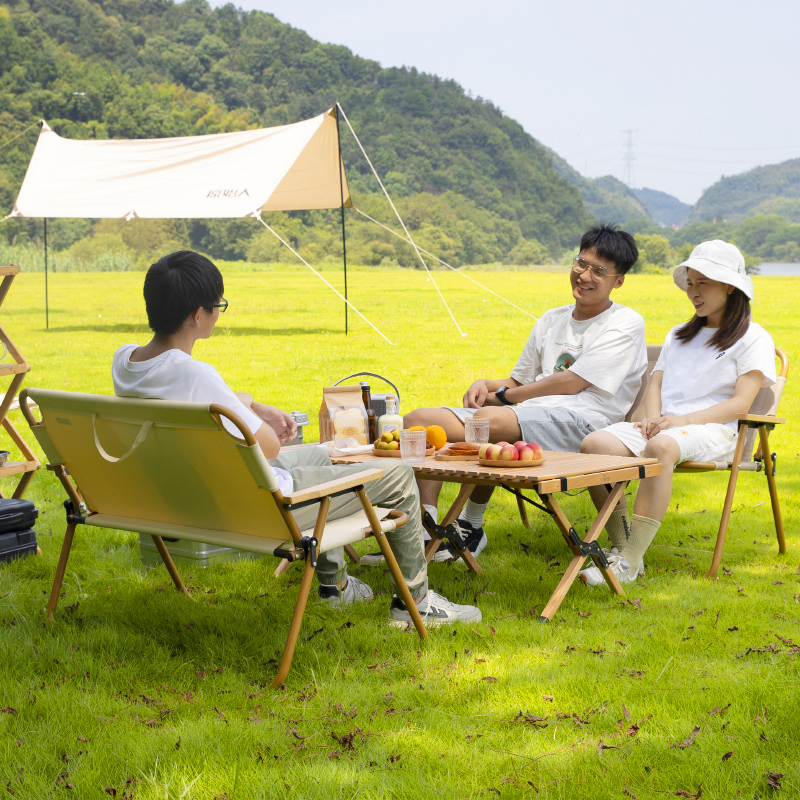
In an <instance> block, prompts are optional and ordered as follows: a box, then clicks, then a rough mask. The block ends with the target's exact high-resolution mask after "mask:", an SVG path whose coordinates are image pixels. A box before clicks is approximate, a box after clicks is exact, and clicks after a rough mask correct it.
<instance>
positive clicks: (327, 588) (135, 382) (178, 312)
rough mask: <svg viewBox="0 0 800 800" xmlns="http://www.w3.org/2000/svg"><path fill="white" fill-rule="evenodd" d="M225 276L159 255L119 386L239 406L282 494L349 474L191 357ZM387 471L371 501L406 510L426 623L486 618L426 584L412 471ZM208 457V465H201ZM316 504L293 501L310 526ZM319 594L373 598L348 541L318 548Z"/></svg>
mask: <svg viewBox="0 0 800 800" xmlns="http://www.w3.org/2000/svg"><path fill="white" fill-rule="evenodd" d="M223 291H224V285H223V281H222V275H221V273H220V271H219V270H218V269H217V267H216V266H215V265H214V264H212V263H211V262H210V261H209V260H208V259H207V258H206V257H205V256H201V255H199V254H198V253H193V252H191V251H189V250H180V251H178V252H176V253H170V254H169V255H167V256H164V257H163V258H160V259H159V260H158V261H157V262H156V263H155V264H153V265H152V266H151V267H150V269H149V270H148V271H147V275H146V277H145V279H144V300H145V306H146V309H147V321H148V323H149V325H150V328H151V329H152V331H153V338H152V339H151V340H150V342H148V343H147V344H146V345H144V346H143V347H139V346H138V345H135V344H126V345H123V346H122V347H120V348H119V349H118V350H117V352H116V353H115V354H114V360H113V364H112V367H111V373H112V377H113V379H114V393H115V394H117V395H119V396H123V397H156V398H160V399H162V400H187V401H193V402H198V403H218V404H219V405H222V406H225V407H226V408H230V409H231V410H232V411H235V412H236V413H237V414H238V415H239V416H240V417H241V418H242V421H243V422H244V423H245V424H246V425H247V426H248V427H249V428H250V431H251V432H252V434H253V437H254V438H255V440H256V442H258V445H259V447H260V448H261V450H262V452H263V453H264V456H265V457H266V458H268V459H270V465H271V466H272V470H273V472H274V473H275V477H276V479H277V482H278V487H279V488H280V490H281V492H282V493H283V494H291V493H292V492H293V491H300V490H302V489H307V488H309V487H310V486H316V485H318V484H321V483H327V482H328V481H333V480H336V478H341V477H346V476H347V475H348V474H354V473H356V472H359V471H361V470H363V469H364V465H363V464H351V465H348V466H334V465H332V464H331V460H330V458H329V457H328V453H327V452H326V451H325V450H324V449H323V448H321V447H301V448H297V449H291V450H286V451H283V452H281V449H280V448H281V444H284V443H285V442H289V441H291V440H292V439H294V437H295V434H296V433H297V423H296V422H295V421H294V419H293V418H292V416H291V415H290V414H287V413H286V412H285V411H281V410H280V409H279V408H275V406H268V405H265V404H263V403H258V402H255V401H254V400H253V397H252V395H250V394H247V393H246V392H234V391H233V390H232V389H231V388H230V387H229V386H228V385H227V384H226V383H225V381H224V380H223V378H222V376H221V375H220V374H219V372H217V370H216V369H215V368H214V367H213V366H212V365H211V364H206V363H204V362H202V361H197V360H196V359H195V358H193V357H192V349H193V348H194V345H195V344H196V343H197V341H198V340H200V339H208V338H209V336H211V334H212V333H213V331H214V326H215V325H216V323H217V320H218V319H219V315H220V313H221V312H224V311H225V310H226V309H227V308H228V301H227V300H225V298H224V297H223V296H222V293H223ZM222 423H223V425H225V427H226V429H227V430H228V431H230V432H231V433H232V434H233V435H235V436H238V435H239V432H238V429H237V428H236V427H235V426H234V425H233V423H232V422H231V421H230V420H227V419H224V418H223V419H222ZM386 460H387V461H391V462H392V463H388V464H382V465H381V468H382V470H383V472H384V476H383V477H382V478H379V479H378V480H376V481H373V482H372V483H369V484H367V485H366V491H367V496H368V497H369V499H370V501H371V502H372V503H373V505H382V506H386V507H389V508H396V509H398V510H400V511H404V512H405V513H406V514H408V522H407V523H406V524H405V525H403V526H402V527H400V528H396V529H395V530H393V531H389V532H387V533H386V538H387V539H388V540H389V544H390V545H391V547H392V551H393V552H394V554H395V557H396V558H397V563H398V565H399V567H400V571H401V572H402V573H403V577H404V578H405V580H406V583H407V585H408V588H409V591H410V592H411V596H412V597H413V598H414V600H415V602H416V604H417V607H418V609H419V613H420V616H421V617H422V619H423V621H424V622H425V624H426V625H447V624H450V623H454V622H471V623H475V622H480V621H481V612H480V611H479V610H478V609H477V608H476V607H475V606H468V605H458V604H456V603H452V602H450V601H449V600H447V599H446V598H444V597H442V596H441V595H439V594H437V593H436V592H434V591H432V590H429V589H428V571H427V568H428V565H427V563H426V561H425V552H424V550H423V545H422V535H423V534H422V531H423V529H422V521H421V515H420V507H419V495H418V493H417V487H416V484H415V483H414V472H413V470H412V469H411V467H410V466H409V465H408V464H406V463H405V462H403V461H400V460H398V461H394V460H393V459H386ZM201 466H202V465H201ZM360 508H361V504H360V503H359V501H358V500H357V499H356V498H355V495H353V494H352V493H347V494H346V495H342V496H339V497H334V498H333V500H332V501H331V506H330V511H329V515H328V519H331V520H333V519H338V518H340V517H346V516H349V515H350V514H352V513H354V512H356V511H358V510H360ZM317 511H318V508H317V504H313V505H309V506H306V507H304V508H300V509H298V510H296V511H292V514H293V515H294V517H295V520H296V521H297V524H298V526H299V528H300V530H307V529H309V528H311V527H313V525H314V523H315V521H316V517H317ZM316 573H317V578H318V579H319V583H320V586H319V597H320V599H321V600H322V601H323V602H324V603H326V604H327V605H329V606H331V607H333V608H342V607H343V606H344V605H347V604H350V603H354V602H358V601H363V600H372V597H373V594H372V589H370V587H369V586H367V584H366V583H363V582H362V581H360V580H358V578H355V577H353V576H352V575H349V576H348V574H347V569H346V568H345V563H344V554H343V552H342V549H341V548H337V549H335V550H329V551H327V552H325V553H321V554H320V555H319V557H318V559H317V569H316ZM389 622H390V623H391V624H393V625H396V626H399V627H406V626H407V625H408V624H409V623H410V622H411V616H410V614H409V613H408V610H407V609H406V607H405V605H404V604H403V602H402V601H401V600H400V599H399V598H398V597H397V596H395V597H392V599H391V601H390V605H389Z"/></svg>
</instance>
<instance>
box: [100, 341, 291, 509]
mask: <svg viewBox="0 0 800 800" xmlns="http://www.w3.org/2000/svg"><path fill="white" fill-rule="evenodd" d="M138 347H139V345H138V344H124V345H122V347H120V348H119V350H117V352H116V353H114V360H113V362H112V364H111V377H112V378H113V380H114V394H115V395H117V396H118V397H145V398H151V399H158V400H179V401H180V400H182V401H185V402H190V403H218V404H219V405H221V406H225V408H229V409H230V410H231V411H233V412H235V413H236V414H238V415H239V416H240V417H241V418H242V420H243V421H244V423H245V424H246V425H247V427H248V428H250V431H251V432H252V433H255V432H256V431H257V430H258V429H259V428H260V427H261V426H262V425H263V424H264V422H263V420H262V419H261V418H260V417H258V416H256V415H255V414H254V413H253V412H252V411H251V410H250V409H249V408H248V407H247V406H246V405H245V404H244V403H243V402H242V401H241V400H240V399H239V398H238V397H237V396H236V395H235V394H234V392H233V390H232V389H231V388H230V387H229V386H228V384H227V383H225V381H224V380H222V376H221V375H220V374H219V372H217V370H216V369H214V367H212V366H211V364H206V363H205V362H204V361H197V360H196V359H194V358H192V357H191V356H190V355H188V353H184V352H183V350H167V352H166V353H162V354H161V355H160V356H156V357H155V358H151V359H148V360H147V361H131V360H130V356H131V353H133V351H134V350H136V349H138ZM222 424H223V425H224V426H225V429H226V430H227V431H228V432H229V433H231V434H233V435H234V436H239V429H238V428H237V427H236V426H235V425H234V424H233V423H232V422H231V421H230V420H228V419H225V418H224V417H223V418H222ZM272 471H273V472H274V473H275V477H276V478H277V481H278V487H279V488H280V490H281V492H282V493H283V494H291V493H292V490H293V488H294V480H293V479H292V476H291V475H290V474H289V473H288V472H287V471H286V470H285V469H278V468H277V467H273V468H272Z"/></svg>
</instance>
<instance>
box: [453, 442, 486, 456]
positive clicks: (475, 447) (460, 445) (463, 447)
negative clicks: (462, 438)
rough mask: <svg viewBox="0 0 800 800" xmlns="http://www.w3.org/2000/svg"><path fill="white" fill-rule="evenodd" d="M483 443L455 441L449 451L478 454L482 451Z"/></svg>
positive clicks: (459, 453) (458, 453) (457, 453)
mask: <svg viewBox="0 0 800 800" xmlns="http://www.w3.org/2000/svg"><path fill="white" fill-rule="evenodd" d="M480 449H481V445H479V444H473V443H472V442H453V443H452V444H451V445H450V446H449V447H448V448H447V452H448V453H452V454H453V455H454V456H455V455H470V456H476V455H478V453H479V452H480Z"/></svg>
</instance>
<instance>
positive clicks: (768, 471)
mask: <svg viewBox="0 0 800 800" xmlns="http://www.w3.org/2000/svg"><path fill="white" fill-rule="evenodd" d="M660 354H661V345H655V344H649V345H647V370H646V371H645V374H644V376H643V378H642V386H641V388H640V389H639V393H638V394H637V396H636V400H635V401H634V403H633V406H632V407H631V410H630V412H629V413H628V416H627V417H625V419H626V421H627V422H639V421H640V420H641V419H642V417H644V399H645V395H646V394H647V389H648V387H649V386H650V373H651V372H652V371H653V368H654V367H655V365H656V362H657V361H658V357H659V355H660ZM775 357H776V358H778V359H779V361H780V370H779V372H778V379H777V381H776V382H775V383H774V384H773V385H772V386H769V387H767V388H765V389H761V390H760V391H759V393H758V394H757V395H756V399H755V400H754V401H753V405H752V406H751V407H750V413H748V414H746V415H745V416H744V417H742V419H740V420H739V421H738V423H739V435H738V437H737V439H736V450H735V451H734V455H733V460H732V461H684V462H683V464H681V465H680V466H679V467H678V468H677V469H676V470H675V472H676V473H690V472H691V473H698V472H717V471H720V470H726V471H728V472H730V478H729V479H728V489H727V491H726V493H725V502H724V503H723V506H722V517H721V519H720V523H719V531H718V532H717V541H716V545H715V547H714V555H713V558H712V560H711V567H710V568H709V570H708V572H707V573H706V577H707V578H713V577H714V575H716V573H717V570H718V569H719V563H720V560H721V559H722V548H723V547H724V545H725V535H726V533H727V531H728V524H729V522H730V517H731V510H732V508H733V496H734V494H735V492H736V482H737V481H738V479H739V472H740V471H742V470H744V471H746V472H764V474H765V475H766V478H767V487H768V489H769V497H770V501H771V503H772V516H773V519H774V520H775V533H776V535H777V538H778V552H779V553H781V554H783V553H785V552H786V541H785V539H784V535H783V519H782V518H781V509H780V505H779V503H778V489H777V486H776V484H775V474H776V463H777V455H776V454H775V453H773V452H771V451H770V449H769V433H770V431H771V430H773V428H774V427H775V426H776V425H780V424H783V423H784V422H786V420H785V419H783V418H782V417H777V416H775V415H776V413H777V411H778V404H779V403H780V399H781V394H782V393H783V387H784V386H785V385H786V376H787V374H788V372H789V358H788V356H787V355H786V353H785V352H784V351H783V350H781V349H780V348H777V347H776V348H775ZM756 434H758V437H759V443H758V447H755V439H756ZM754 448H755V449H754ZM517 505H518V506H519V508H520V516H521V517H522V521H523V523H524V524H525V525H526V526H528V527H530V523H529V522H528V517H527V511H526V509H525V503H524V502H523V501H522V500H521V499H520V498H519V497H517Z"/></svg>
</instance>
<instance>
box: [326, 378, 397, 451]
mask: <svg viewBox="0 0 800 800" xmlns="http://www.w3.org/2000/svg"><path fill="white" fill-rule="evenodd" d="M365 376H367V377H370V378H377V379H378V380H379V381H383V382H384V383H388V384H389V386H391V387H392V389H394V394H393V395H391V396H393V397H396V398H397V408H396V409H395V413H396V414H399V413H400V391H399V390H398V388H397V387H396V386H395V385H394V384H393V383H392V382H391V381H390V380H389V379H388V378H384V377H383V375H377V374H376V373H374V372H356V373H354V374H353V375H348V376H347V377H346V378H342V379H341V380H338V381H336V383H334V384H333V385H334V386H338V385H339V384H340V383H344V382H345V381H349V380H350V378H362V377H365ZM364 383H365V381H361V384H362V386H363V385H364ZM370 394H371V396H372V407H373V408H374V409H375V414H376V415H377V416H378V417H379V418H380V417H382V416H383V415H384V414H385V413H386V398H387V397H389V396H390V395H389V394H387V393H386V392H382V393H378V392H370ZM320 441H323V440H322V439H320Z"/></svg>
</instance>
